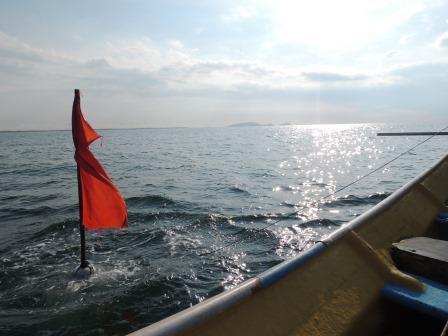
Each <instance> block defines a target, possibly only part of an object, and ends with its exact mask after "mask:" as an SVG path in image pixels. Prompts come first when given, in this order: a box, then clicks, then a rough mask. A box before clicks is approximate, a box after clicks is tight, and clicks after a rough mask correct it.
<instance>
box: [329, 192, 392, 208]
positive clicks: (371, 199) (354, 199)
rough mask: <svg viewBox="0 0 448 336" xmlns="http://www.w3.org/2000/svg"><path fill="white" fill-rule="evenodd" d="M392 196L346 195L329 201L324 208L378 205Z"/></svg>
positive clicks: (379, 194) (376, 194)
mask: <svg viewBox="0 0 448 336" xmlns="http://www.w3.org/2000/svg"><path fill="white" fill-rule="evenodd" d="M390 195H391V193H375V194H372V195H368V196H362V197H359V196H355V195H346V196H343V197H340V198H337V199H335V200H332V201H327V202H325V204H324V206H331V207H345V206H356V205H360V204H376V203H378V202H380V201H382V200H384V199H386V198H387V197H389V196H390Z"/></svg>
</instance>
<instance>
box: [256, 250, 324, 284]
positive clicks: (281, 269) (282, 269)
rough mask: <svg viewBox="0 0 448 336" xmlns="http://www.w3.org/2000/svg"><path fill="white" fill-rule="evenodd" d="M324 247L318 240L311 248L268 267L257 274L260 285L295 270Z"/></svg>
mask: <svg viewBox="0 0 448 336" xmlns="http://www.w3.org/2000/svg"><path fill="white" fill-rule="evenodd" d="M325 247H326V246H325V245H324V244H323V243H321V242H318V243H316V244H315V245H314V246H313V247H312V248H310V249H309V250H307V251H305V252H303V253H301V254H299V255H298V256H297V257H295V258H292V259H290V260H286V261H284V262H282V263H281V264H279V265H277V266H275V267H273V268H271V269H269V270H268V271H266V272H264V273H261V274H260V275H259V276H258V278H259V279H260V285H261V287H262V288H266V287H269V286H270V285H272V284H273V283H275V282H277V281H278V280H280V279H281V278H283V277H284V276H286V275H287V274H288V273H289V272H291V271H293V270H295V269H296V268H297V267H299V266H300V265H302V264H304V263H305V262H307V261H308V260H310V259H311V258H313V257H314V256H316V255H318V254H319V253H320V252H322V251H323V250H325Z"/></svg>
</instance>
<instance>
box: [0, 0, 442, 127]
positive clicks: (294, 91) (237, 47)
mask: <svg viewBox="0 0 448 336" xmlns="http://www.w3.org/2000/svg"><path fill="white" fill-rule="evenodd" d="M336 3H337V5H336ZM0 78H1V81H0V129H1V130H16V129H29V130H34V129H67V128H69V127H70V110H71V102H72V99H73V89H74V88H80V89H81V91H82V92H83V107H84V111H85V114H86V116H87V118H88V119H89V120H90V122H91V123H92V124H93V125H94V126H95V127H96V128H115V127H173V126H192V127H203V126H224V125H227V124H230V123H236V122H245V121H258V122H263V123H274V124H276V123H284V122H289V123H294V124H304V123H351V122H412V121H425V122H437V123H438V122H441V123H443V122H448V111H447V99H446V93H447V92H448V4H447V3H446V2H444V1H427V2H424V3H422V2H415V3H413V2H412V1H375V2H371V1H338V2H333V1H331V2H330V1H328V2H324V1H314V2H313V4H312V5H311V4H310V3H309V1H303V2H302V1H239V2H232V1H229V2H222V3H221V2H220V4H206V3H203V2H199V1H182V2H180V1H160V2H152V1H151V2H145V1H97V2H95V3H91V2H88V1H78V2H77V3H67V2H64V1H30V2H27V3H26V4H25V2H23V3H22V2H20V4H17V3H15V2H11V3H10V4H5V3H1V4H0Z"/></svg>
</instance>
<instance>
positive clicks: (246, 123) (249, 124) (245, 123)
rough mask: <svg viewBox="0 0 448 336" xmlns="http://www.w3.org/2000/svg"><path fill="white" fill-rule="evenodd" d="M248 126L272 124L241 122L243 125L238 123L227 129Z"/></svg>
mask: <svg viewBox="0 0 448 336" xmlns="http://www.w3.org/2000/svg"><path fill="white" fill-rule="evenodd" d="M248 126H272V124H260V123H257V122H253V121H250V122H243V123H238V124H232V125H229V126H227V127H248Z"/></svg>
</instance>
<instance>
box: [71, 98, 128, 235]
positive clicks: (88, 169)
mask: <svg viewBox="0 0 448 336" xmlns="http://www.w3.org/2000/svg"><path fill="white" fill-rule="evenodd" d="M72 135H73V143H74V145H75V160H76V163H77V165H78V183H79V192H80V204H79V206H80V210H81V211H80V215H81V224H82V225H84V227H85V228H87V229H108V228H112V229H119V228H123V227H126V226H127V212H126V203H125V202H124V199H123V197H122V196H121V193H120V191H119V190H118V188H117V187H116V186H115V185H114V184H113V182H112V180H111V179H110V177H109V175H107V173H106V171H105V170H104V168H103V167H102V166H101V164H100V163H99V162H98V160H97V159H96V158H95V156H94V155H93V154H92V152H91V151H90V149H89V145H90V144H91V143H92V142H94V141H95V140H97V139H98V138H100V137H101V136H100V135H99V134H98V133H97V132H96V131H95V130H94V129H93V128H92V127H91V126H90V125H89V123H88V122H87V121H86V120H85V119H84V116H83V115H82V112H81V102H80V96H79V90H75V100H74V101H73V109H72Z"/></svg>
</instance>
